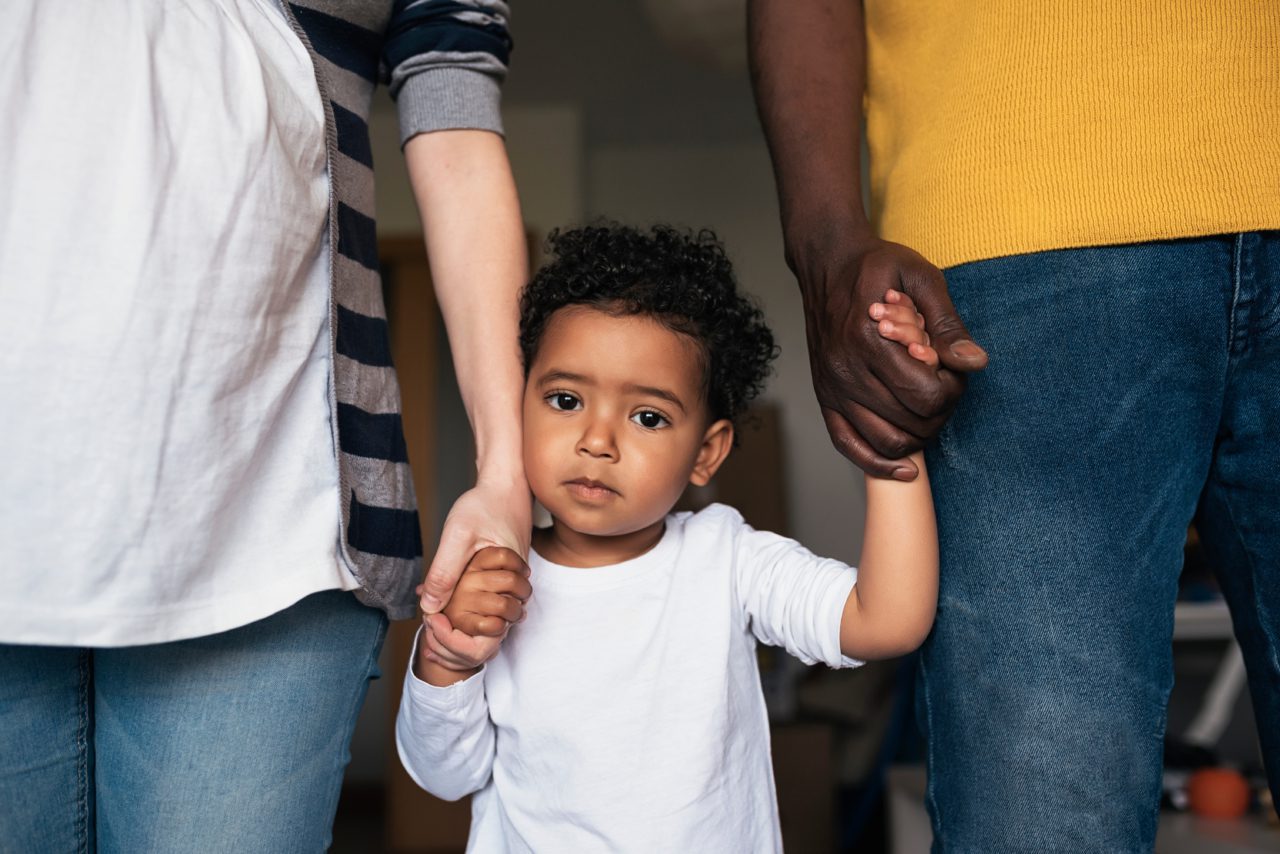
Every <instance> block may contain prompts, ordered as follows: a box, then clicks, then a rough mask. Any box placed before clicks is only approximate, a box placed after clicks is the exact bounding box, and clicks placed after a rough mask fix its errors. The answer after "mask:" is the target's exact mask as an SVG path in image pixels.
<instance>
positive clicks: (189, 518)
mask: <svg viewBox="0 0 1280 854" xmlns="http://www.w3.org/2000/svg"><path fill="white" fill-rule="evenodd" d="M5 18H6V25H5V26H4V27H3V28H0V68H2V69H3V70H0V152H2V153H0V188H3V190H2V191H0V192H2V193H3V200H4V201H3V204H0V342H3V346H0V471H3V476H2V477H0V543H2V544H3V552H2V553H0V554H2V556H0V590H3V593H2V594H0V642H9V643H26V644H57V645H76V646H122V645H132V644H143V643H156V642H162V641H170V640H177V639H182V638H188V637H196V636H200V635H206V634H211V633H215V632H219V631H224V630H227V629H231V628H234V627H237V626H242V625H245V624H247V623H250V622H252V621H254V620H258V619H261V618H263V617H266V616H268V615H270V614H273V613H275V612H277V611H279V610H281V609H283V608H286V607H288V606H289V605H290V604H292V603H294V602H296V601H297V600H299V599H301V598H302V597H304V596H306V595H308V594H310V593H313V592H316V591H319V590H326V589H334V588H342V589H353V588H354V587H356V586H357V585H356V582H355V579H354V578H353V577H352V576H351V575H350V573H349V572H347V571H346V570H345V569H344V568H343V567H342V564H341V562H340V560H339V558H338V554H337V538H338V523H339V514H340V500H341V497H340V495H339V490H338V474H337V464H336V461H335V452H334V448H333V438H332V435H333V434H332V432H331V419H332V411H333V407H332V404H331V391H330V387H329V369H328V368H329V358H330V356H329V350H330V346H329V341H330V326H329V257H328V238H327V231H326V222H327V213H328V203H329V182H328V176H327V172H326V158H325V144H324V111H323V107H322V104H321V99H320V93H319V91H318V89H317V87H316V82H315V78H314V74H313V69H312V67H311V62H310V59H309V57H308V55H307V52H306V50H305V49H304V47H303V45H302V44H301V42H300V41H299V40H298V38H297V36H296V35H295V34H294V33H293V31H292V30H291V29H290V27H289V25H288V23H287V21H286V20H285V18H284V15H283V12H282V11H281V9H280V8H279V7H278V6H276V5H274V4H273V3H270V2H268V0H211V1H209V0H206V2H200V3H158V2H154V0H116V2H112V3H79V2H74V0H17V2H16V4H14V3H10V4H8V5H7V6H6V8H5Z"/></svg>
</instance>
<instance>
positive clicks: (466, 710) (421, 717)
mask: <svg viewBox="0 0 1280 854" xmlns="http://www.w3.org/2000/svg"><path fill="white" fill-rule="evenodd" d="M494 748H495V734H494V729H493V722H492V721H490V720H489V708H488V704H487V702H486V700H485V696H484V686H483V684H482V683H481V677H480V676H475V677H474V679H473V681H470V682H465V683H463V684H458V685H454V686H452V687H449V688H433V687H431V686H429V685H424V684H422V683H421V682H415V680H414V676H413V674H412V673H409V674H406V677H405V684H404V692H403V694H402V695H401V698H400V710H399V713H398V714H397V715H396V749H397V751H398V752H399V754H400V762H401V764H403V765H404V768H405V770H406V771H408V772H409V776H410V777H412V778H413V780H414V782H415V783H417V784H418V785H419V786H421V787H422V788H424V789H426V790H427V791H428V792H431V794H433V795H435V796H437V797H440V798H444V799H445V800H457V799H458V798H461V797H463V796H464V795H467V794H470V793H471V792H474V791H477V790H479V789H480V788H482V787H483V786H484V785H485V783H487V782H488V780H489V776H490V774H491V773H492V771H493V756H494Z"/></svg>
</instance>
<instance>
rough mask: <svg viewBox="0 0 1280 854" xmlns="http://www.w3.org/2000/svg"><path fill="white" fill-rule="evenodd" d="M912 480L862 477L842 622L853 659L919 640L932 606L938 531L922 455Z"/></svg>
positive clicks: (898, 651) (899, 649)
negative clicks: (861, 508) (855, 554)
mask: <svg viewBox="0 0 1280 854" xmlns="http://www.w3.org/2000/svg"><path fill="white" fill-rule="evenodd" d="M911 461H912V462H914V463H915V464H916V466H918V467H919V469H920V476H919V477H917V478H916V479H915V480H913V481H911V482H910V483H903V482H902V481H898V480H885V479H881V478H876V477H871V476H870V475H868V476H867V478H866V484H867V515H866V525H865V530H864V534H863V540H862V558H861V560H860V561H859V562H858V581H857V583H856V584H854V586H853V590H852V591H851V592H850V593H849V598H848V600H846V602H845V606H844V614H843V615H842V617H841V620H840V650H841V652H843V653H844V654H845V655H847V656H849V657H851V658H860V659H864V660H867V659H877V658H893V657H895V656H899V655H905V654H906V653H908V652H911V651H912V650H914V649H916V648H917V647H918V646H920V644H921V643H923V642H924V639H925V637H926V636H927V635H928V634H929V629H930V627H932V626H933V615H934V611H935V610H936V608H937V603H938V531H937V525H936V524H935V522H934V517H933V498H932V496H931V494H930V491H929V476H928V472H927V471H926V470H925V464H924V454H921V453H916V454H913V455H912V456H911Z"/></svg>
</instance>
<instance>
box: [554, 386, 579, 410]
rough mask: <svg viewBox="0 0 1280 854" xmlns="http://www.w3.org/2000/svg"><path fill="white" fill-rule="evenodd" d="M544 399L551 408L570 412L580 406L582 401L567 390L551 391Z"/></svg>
mask: <svg viewBox="0 0 1280 854" xmlns="http://www.w3.org/2000/svg"><path fill="white" fill-rule="evenodd" d="M546 401H547V403H549V404H551V408H552V409H558V410H560V411H561V412H572V411H573V410H575V409H579V408H581V406H582V401H580V400H578V398H576V397H574V396H573V395H571V394H569V393H568V392H567V391H553V392H551V394H549V395H547V397H546Z"/></svg>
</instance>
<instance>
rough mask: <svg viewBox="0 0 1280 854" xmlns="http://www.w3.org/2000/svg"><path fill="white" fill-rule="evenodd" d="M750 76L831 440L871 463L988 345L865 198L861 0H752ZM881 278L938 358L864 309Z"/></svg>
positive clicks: (922, 423)
mask: <svg viewBox="0 0 1280 854" xmlns="http://www.w3.org/2000/svg"><path fill="white" fill-rule="evenodd" d="M748 22H749V24H748V25H749V32H750V35H749V38H750V58H751V75H752V83H753V86H754V89H755V96H756V105H757V108H758V110H759V113H760V120H761V124H762V125H763V127H764V132H765V137H766V139H767V140H768V143H769V151H770V155H771V157H772V159H773V166H774V177H775V179H776V181H777V186H778V198H779V204H780V207H781V212H782V228H783V241H784V245H785V249H786V258H787V264H788V266H789V267H790V268H791V270H792V271H793V272H794V273H795V275H796V278H797V280H798V282H799V285H800V293H801V296H802V299H803V301H804V313H805V331H806V334H807V336H808V342H809V359H810V368H811V371H812V375H813V385H814V390H815V391H816V393H817V397H818V403H819V406H820V407H821V408H822V415H823V419H824V421H825V422H826V425H827V430H828V432H829V433H830V435H831V439H832V442H833V443H834V444H835V446H836V448H837V449H838V450H839V451H840V452H841V453H842V454H844V455H845V456H846V457H848V458H849V459H850V460H852V461H853V462H854V463H856V464H857V465H858V466H860V467H861V468H863V469H864V470H865V471H866V472H868V473H869V474H872V475H876V476H879V477H896V478H898V479H901V480H910V479H912V478H914V477H915V476H916V474H917V471H918V469H917V467H916V466H915V464H914V463H912V462H911V461H910V460H904V459H900V458H902V457H904V456H906V455H907V454H909V453H911V452H913V451H916V450H919V449H920V448H921V447H922V446H923V445H924V443H925V442H926V441H927V440H928V439H930V438H932V437H933V436H934V435H936V434H937V432H938V430H940V429H941V427H942V424H943V423H944V422H945V421H946V418H947V416H948V415H949V414H950V413H951V410H952V409H953V408H954V407H955V404H956V402H957V401H958V400H959V398H960V395H961V394H962V392H963V389H964V380H963V374H964V372H967V371H972V370H980V369H981V368H983V367H985V365H986V362H987V356H986V353H985V352H983V350H982V349H981V348H980V347H978V346H977V345H976V344H974V343H973V341H972V340H970V336H969V333H968V331H967V330H966V329H965V327H964V324H963V322H962V321H961V320H960V317H959V316H958V315H957V313H956V311H955V308H954V306H952V304H951V300H950V298H949V297H948V295H947V288H946V281H945V280H944V279H943V276H942V273H941V272H940V271H939V270H938V269H937V268H936V267H935V266H933V265H932V264H930V263H929V262H928V261H926V260H925V259H924V258H923V257H921V256H920V255H919V254H917V253H916V252H914V251H912V250H910V249H908V248H907V247H905V246H901V245H899V244H895V243H890V242H888V241H884V240H880V239H879V238H877V237H876V236H875V234H874V233H873V231H872V229H871V226H870V223H869V222H868V220H867V216H866V212H865V211H864V209H863V206H862V181H861V166H860V162H859V151H860V150H861V134H862V128H861V102H862V96H863V92H864V89H865V53H866V36H865V31H864V26H863V15H862V4H861V2H858V0H750V4H749V17H748ZM889 288H897V289H900V290H902V291H904V292H906V293H907V294H908V295H909V296H910V297H911V298H912V299H913V300H914V301H915V304H916V306H917V307H918V308H919V311H920V313H921V314H922V315H924V318H925V321H926V325H927V329H928V331H929V334H930V335H931V336H932V339H933V342H934V346H935V348H936V349H937V351H938V354H939V357H940V359H941V362H942V368H943V369H942V370H934V369H932V368H929V367H928V366H925V365H922V364H920V363H919V362H916V361H915V360H913V359H911V357H910V356H909V355H908V354H907V353H906V351H905V349H904V348H902V347H898V346H895V345H894V344H892V343H891V342H887V341H884V340H882V339H881V338H880V337H879V335H877V334H876V332H875V330H874V328H870V327H868V325H867V324H866V323H865V322H864V321H865V318H866V317H867V310H868V307H869V306H870V304H871V303H872V302H876V301H880V300H882V299H883V298H884V294H885V292H886V291H887V290H888V289H889Z"/></svg>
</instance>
